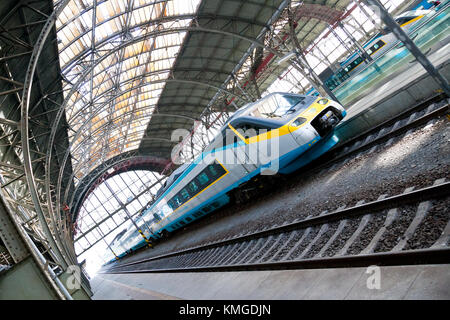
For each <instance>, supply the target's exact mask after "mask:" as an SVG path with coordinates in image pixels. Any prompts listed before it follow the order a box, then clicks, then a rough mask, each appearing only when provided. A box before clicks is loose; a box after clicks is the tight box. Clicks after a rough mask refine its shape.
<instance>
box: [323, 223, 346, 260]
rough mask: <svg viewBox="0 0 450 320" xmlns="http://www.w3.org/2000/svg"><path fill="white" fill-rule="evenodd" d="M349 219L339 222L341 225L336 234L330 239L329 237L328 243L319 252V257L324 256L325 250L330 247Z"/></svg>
mask: <svg viewBox="0 0 450 320" xmlns="http://www.w3.org/2000/svg"><path fill="white" fill-rule="evenodd" d="M347 222H348V220H347V219H344V220H342V221H341V222H340V223H339V226H338V227H337V229H336V231H335V232H334V234H333V235H332V236H331V238H330V239H328V241H327V243H326V244H325V245H324V246H323V247H322V249H321V250H320V251H319V253H318V254H317V257H322V256H323V254H324V253H325V251H327V249H328V247H329V246H330V245H331V244H332V243H333V242H334V240H336V238H337V237H338V236H339V235H340V234H341V232H342V230H344V228H345V226H346V225H347Z"/></svg>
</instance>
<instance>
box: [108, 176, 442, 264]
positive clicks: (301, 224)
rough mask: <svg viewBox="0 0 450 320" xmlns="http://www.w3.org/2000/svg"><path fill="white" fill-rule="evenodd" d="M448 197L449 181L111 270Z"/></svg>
mask: <svg viewBox="0 0 450 320" xmlns="http://www.w3.org/2000/svg"><path fill="white" fill-rule="evenodd" d="M449 194H450V182H445V183H442V184H438V185H433V186H430V187H425V188H422V189H418V190H415V191H410V192H406V193H402V194H398V195H395V196H391V197H387V198H384V199H379V200H375V201H371V202H367V203H364V204H360V205H355V206H353V207H349V208H344V209H338V210H336V211H333V212H331V213H326V214H322V215H318V216H313V217H310V218H306V219H304V220H301V221H297V222H293V223H288V224H284V225H281V226H277V227H273V228H268V229H265V230H262V231H257V232H253V233H249V234H246V235H242V236H237V237H233V238H231V239H227V240H220V241H215V242H213V243H210V244H206V245H199V246H195V247H192V248H188V249H183V250H179V251H175V252H171V253H167V254H161V255H158V256H154V257H150V258H146V259H142V260H138V261H134V262H129V263H124V264H120V265H118V266H116V267H113V268H112V269H114V268H116V269H119V268H122V267H126V266H131V265H139V264H142V263H145V262H149V261H155V260H160V259H164V258H169V257H174V256H179V255H182V254H186V253H192V252H197V251H203V250H207V249H212V248H217V247H224V246H226V245H230V244H235V243H238V242H246V241H247V242H248V241H251V240H255V239H261V238H264V237H268V236H271V235H278V234H283V233H287V232H290V231H294V230H298V229H305V228H308V227H311V226H316V225H321V224H322V225H323V224H325V223H330V222H335V221H339V220H343V219H346V218H352V217H356V216H361V215H364V214H367V213H368V212H371V211H372V212H375V213H372V214H377V212H380V211H381V210H384V209H388V208H392V204H394V205H395V206H397V205H400V204H403V205H404V204H410V203H417V202H420V201H426V200H429V199H437V198H441V197H444V196H447V195H449Z"/></svg>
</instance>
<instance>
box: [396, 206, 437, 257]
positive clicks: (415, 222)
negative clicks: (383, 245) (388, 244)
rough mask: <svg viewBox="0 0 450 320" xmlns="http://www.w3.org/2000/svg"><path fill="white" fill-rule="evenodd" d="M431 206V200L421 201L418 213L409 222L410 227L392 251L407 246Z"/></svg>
mask: <svg viewBox="0 0 450 320" xmlns="http://www.w3.org/2000/svg"><path fill="white" fill-rule="evenodd" d="M430 208H431V201H425V202H421V203H420V204H419V207H418V208H417V213H416V215H415V217H414V219H413V221H412V222H411V223H410V224H409V227H408V229H407V230H406V231H405V233H404V235H403V237H402V239H401V240H400V241H399V243H397V245H396V246H395V247H394V248H393V249H392V250H391V251H393V252H395V251H401V250H402V249H403V248H404V247H405V246H406V243H407V242H408V240H409V239H411V237H412V236H413V234H414V231H416V229H417V227H418V226H419V224H420V223H421V222H422V220H423V219H424V218H425V216H426V214H427V212H428V211H429V210H430Z"/></svg>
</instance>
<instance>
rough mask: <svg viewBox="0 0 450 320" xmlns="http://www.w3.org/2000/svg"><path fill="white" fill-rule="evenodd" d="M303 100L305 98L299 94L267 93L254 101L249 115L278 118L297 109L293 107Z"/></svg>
mask: <svg viewBox="0 0 450 320" xmlns="http://www.w3.org/2000/svg"><path fill="white" fill-rule="evenodd" d="M303 100H305V97H301V96H294V95H287V94H279V93H278V94H272V95H268V96H266V97H265V98H263V99H261V100H260V101H259V102H257V103H256V105H255V106H254V107H253V108H252V111H250V113H249V115H250V116H253V117H258V118H269V119H280V118H282V117H284V116H286V115H289V114H290V113H293V112H295V111H299V109H298V108H295V107H296V106H297V105H298V104H299V103H300V102H302V101H303ZM304 108H306V106H304Z"/></svg>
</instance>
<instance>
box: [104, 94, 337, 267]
mask: <svg viewBox="0 0 450 320" xmlns="http://www.w3.org/2000/svg"><path fill="white" fill-rule="evenodd" d="M345 115H346V111H345V110H344V108H343V107H342V106H341V105H340V104H339V103H337V102H335V101H332V100H329V99H326V98H322V97H313V96H305V95H298V94H291V93H272V94H269V95H267V96H265V97H264V98H262V99H260V100H258V101H256V102H252V103H249V104H247V105H245V106H243V107H242V108H240V109H239V110H238V111H236V112H235V114H234V115H233V116H232V117H230V119H229V120H228V121H227V123H226V124H225V125H224V126H223V127H222V128H221V131H220V133H219V134H218V135H217V136H216V137H215V139H214V140H213V141H212V143H211V144H210V145H209V146H208V147H207V148H206V149H205V150H204V151H203V152H202V154H201V155H199V156H198V157H197V158H196V159H195V161H193V162H192V163H189V164H184V165H182V166H180V167H179V168H177V169H176V170H175V171H174V172H173V173H172V174H171V175H170V177H169V178H168V179H167V180H166V182H165V184H164V185H163V186H162V187H161V189H160V190H159V191H158V192H157V194H156V200H155V201H154V202H153V203H152V204H151V205H150V206H149V207H148V208H145V209H144V210H143V211H142V212H141V214H140V215H139V217H138V218H137V219H136V220H135V221H134V222H135V224H133V223H132V222H131V221H129V222H128V225H127V226H126V228H125V229H124V230H123V231H121V232H120V233H118V234H117V235H116V237H115V238H114V239H113V241H112V242H111V243H110V247H111V249H112V250H113V251H114V253H115V254H116V256H117V257H122V256H124V255H125V254H126V253H127V252H129V250H130V249H131V250H135V249H137V248H140V247H142V246H145V245H146V241H145V240H144V238H143V237H142V235H145V237H146V238H147V239H148V240H153V239H158V238H161V237H163V236H164V235H166V234H168V233H170V232H172V231H175V230H177V229H179V228H182V227H183V226H185V225H187V224H189V223H191V222H193V221H194V220H196V219H198V218H200V217H202V216H204V215H206V214H209V213H211V212H213V211H215V210H216V209H218V208H220V207H222V206H224V205H225V204H227V203H228V202H230V201H231V199H232V198H233V193H234V192H236V191H237V190H239V187H240V186H242V185H243V184H246V183H247V182H249V181H250V180H251V179H254V178H257V177H256V176H258V175H269V174H274V173H281V174H288V173H291V172H293V171H295V170H297V169H299V168H300V167H302V166H304V165H306V164H308V163H310V162H311V161H312V160H314V159H316V158H318V157H319V156H321V155H322V154H324V153H325V152H327V151H328V150H330V149H331V148H332V147H333V146H334V145H335V144H336V143H337V142H338V139H337V137H336V136H335V135H334V128H335V127H336V125H337V124H338V123H339V122H340V121H341V120H342V119H343V118H344V117H345ZM136 226H137V227H138V228H139V230H138V228H136ZM111 261H112V260H111Z"/></svg>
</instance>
